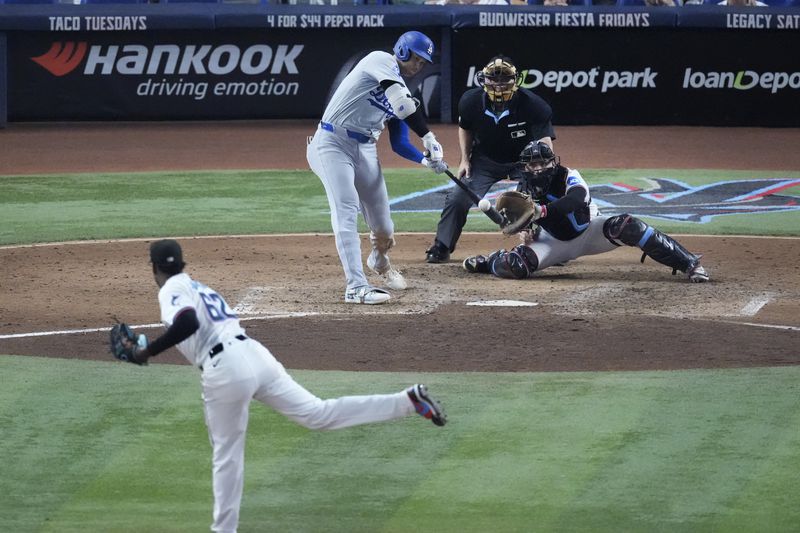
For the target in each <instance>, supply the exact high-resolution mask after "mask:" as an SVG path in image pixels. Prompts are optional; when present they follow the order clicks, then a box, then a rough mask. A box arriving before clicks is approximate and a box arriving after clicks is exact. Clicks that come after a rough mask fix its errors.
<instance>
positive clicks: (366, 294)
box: [344, 285, 391, 305]
mask: <svg viewBox="0 0 800 533" xmlns="http://www.w3.org/2000/svg"><path fill="white" fill-rule="evenodd" d="M389 298H391V296H389V293H388V292H386V291H385V290H383V289H378V288H376V287H370V286H369V285H363V286H361V287H356V288H355V289H347V290H346V291H345V293H344V302H345V303H348V304H366V305H377V304H382V303H384V302H386V301H388V300H389Z"/></svg>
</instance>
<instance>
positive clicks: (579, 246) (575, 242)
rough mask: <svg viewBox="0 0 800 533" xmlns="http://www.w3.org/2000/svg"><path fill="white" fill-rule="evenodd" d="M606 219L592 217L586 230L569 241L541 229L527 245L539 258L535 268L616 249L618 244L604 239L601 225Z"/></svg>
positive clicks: (539, 268)
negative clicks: (559, 238)
mask: <svg viewBox="0 0 800 533" xmlns="http://www.w3.org/2000/svg"><path fill="white" fill-rule="evenodd" d="M608 219H609V217H604V216H598V217H597V218H592V220H591V222H590V223H589V227H588V228H586V231H584V232H583V233H581V234H580V235H578V236H577V237H575V238H574V239H572V240H570V241H560V240H558V239H556V238H555V237H553V236H552V235H550V234H549V233H548V232H547V231H545V230H544V229H542V230H541V231H540V232H539V233H538V235H537V236H536V239H535V240H534V241H533V243H531V244H530V245H529V246H530V248H532V249H533V251H534V252H536V257H537V258H538V259H539V266H538V268H537V269H536V270H537V271H538V270H543V269H545V268H547V267H549V266H553V265H555V264H556V263H565V262H567V261H572V260H573V259H577V258H579V257H583V256H584V255H596V254H602V253H605V252H610V251H611V250H616V249H617V248H618V246H616V245H615V244H614V243H612V242H611V241H609V240H608V239H606V236H605V235H604V234H603V225H604V224H605V222H606V220H608Z"/></svg>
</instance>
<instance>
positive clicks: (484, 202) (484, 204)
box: [478, 198, 492, 213]
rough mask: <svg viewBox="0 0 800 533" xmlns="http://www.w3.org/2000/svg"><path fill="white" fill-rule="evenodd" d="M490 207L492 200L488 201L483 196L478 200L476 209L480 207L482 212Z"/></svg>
mask: <svg viewBox="0 0 800 533" xmlns="http://www.w3.org/2000/svg"><path fill="white" fill-rule="evenodd" d="M491 208H492V202H490V201H489V200H487V199H486V198H483V199H481V201H480V202H478V209H480V210H481V211H483V212H484V213H485V212H486V211H488V210H489V209H491Z"/></svg>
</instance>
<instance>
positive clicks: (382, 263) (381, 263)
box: [367, 250, 408, 291]
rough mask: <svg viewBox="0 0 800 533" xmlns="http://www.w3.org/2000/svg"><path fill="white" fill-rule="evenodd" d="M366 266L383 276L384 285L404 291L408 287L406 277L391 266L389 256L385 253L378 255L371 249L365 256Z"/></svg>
mask: <svg viewBox="0 0 800 533" xmlns="http://www.w3.org/2000/svg"><path fill="white" fill-rule="evenodd" d="M367 267H369V269H370V270H372V271H373V272H375V273H376V274H378V275H379V276H381V277H383V280H384V282H385V283H386V286H387V287H389V288H390V289H392V290H395V291H404V290H406V289H407V288H408V283H406V279H405V278H404V277H403V275H402V274H401V273H400V271H399V270H397V269H395V268H394V267H392V265H391V263H389V258H388V257H387V256H386V255H385V254H382V255H380V256H379V255H378V253H377V252H376V251H375V250H373V251H372V253H370V254H369V257H367Z"/></svg>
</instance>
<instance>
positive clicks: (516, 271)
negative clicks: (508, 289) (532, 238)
mask: <svg viewBox="0 0 800 533" xmlns="http://www.w3.org/2000/svg"><path fill="white" fill-rule="evenodd" d="M489 266H490V269H491V272H492V274H494V275H495V276H497V277H500V278H508V279H525V278H528V277H530V276H532V275H533V273H534V272H536V269H537V268H539V258H538V257H536V252H534V251H533V250H532V249H531V248H530V247H528V246H525V245H524V244H520V245H519V246H516V247H514V248H512V249H511V251H508V252H507V251H505V250H498V251H497V252H495V253H493V254H492V255H490V256H489Z"/></svg>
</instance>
